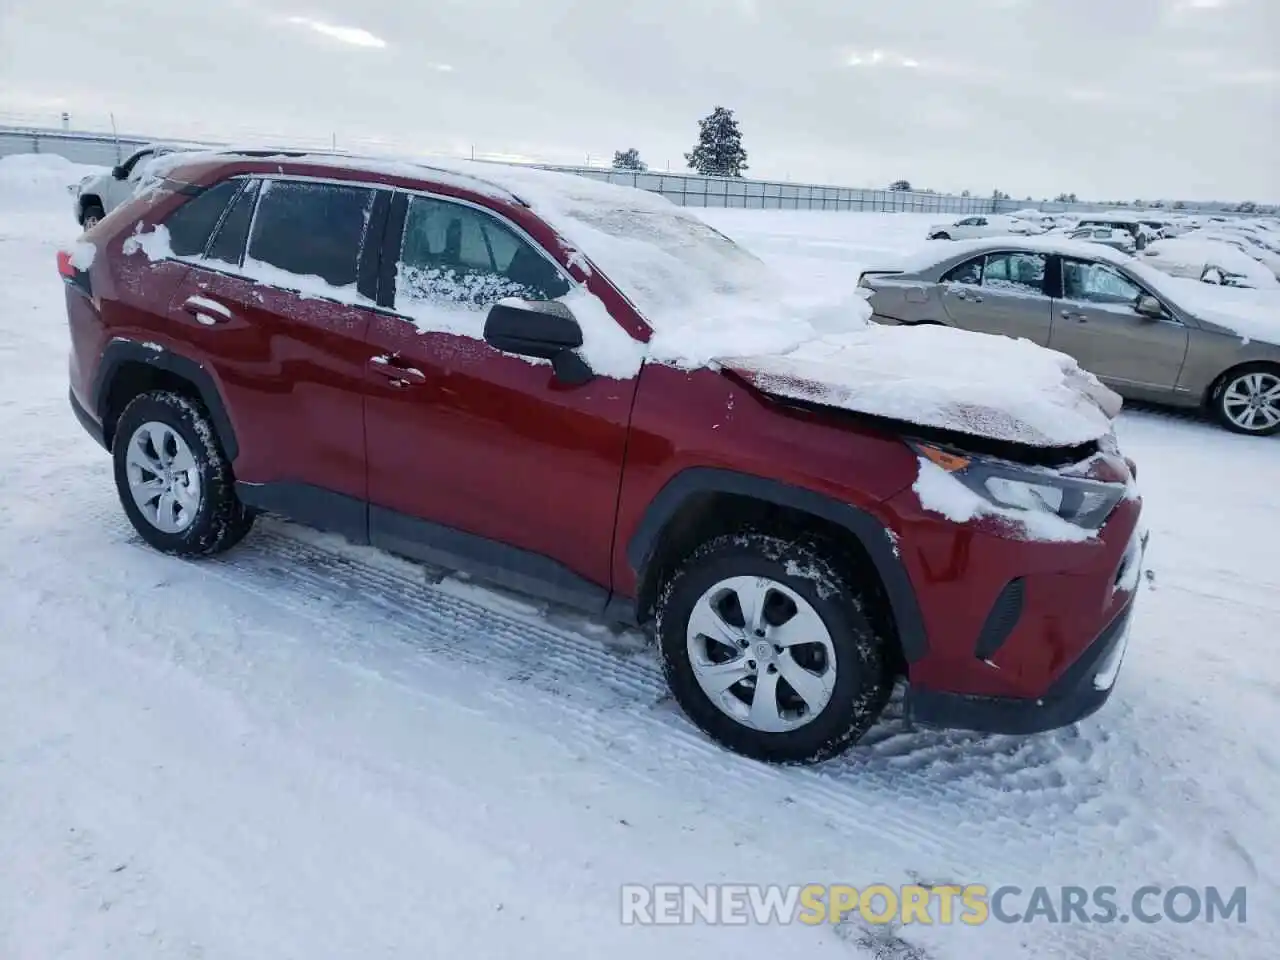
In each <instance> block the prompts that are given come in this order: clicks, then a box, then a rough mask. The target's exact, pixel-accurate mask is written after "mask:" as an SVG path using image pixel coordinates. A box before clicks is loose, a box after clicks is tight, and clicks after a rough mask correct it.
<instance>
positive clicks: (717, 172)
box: [684, 107, 747, 177]
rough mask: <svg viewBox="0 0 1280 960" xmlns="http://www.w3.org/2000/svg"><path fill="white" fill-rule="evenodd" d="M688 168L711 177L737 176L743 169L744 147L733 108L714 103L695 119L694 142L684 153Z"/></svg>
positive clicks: (745, 155) (745, 162) (744, 160)
mask: <svg viewBox="0 0 1280 960" xmlns="http://www.w3.org/2000/svg"><path fill="white" fill-rule="evenodd" d="M684 158H685V160H687V161H688V162H689V167H690V169H692V170H697V171H698V173H701V174H705V175H707V176H713V177H740V176H742V172H743V171H744V170H746V169H747V151H746V150H744V149H743V148H742V131H740V130H739V129H738V121H737V120H735V119H734V118H733V111H732V110H726V109H725V108H724V107H716V108H715V109H714V110H713V111H711V114H710V115H709V116H707V117H704V118H703V119H702V120H699V121H698V143H697V145H696V146H694V148H693V151H692V152H691V153H686V154H685V155H684Z"/></svg>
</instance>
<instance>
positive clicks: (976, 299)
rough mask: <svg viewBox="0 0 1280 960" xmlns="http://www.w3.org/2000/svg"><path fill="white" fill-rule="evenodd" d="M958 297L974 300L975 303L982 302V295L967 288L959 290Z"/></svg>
mask: <svg viewBox="0 0 1280 960" xmlns="http://www.w3.org/2000/svg"><path fill="white" fill-rule="evenodd" d="M956 297H957V298H958V299H960V300H972V301H973V302H974V303H981V302H982V297H980V296H978V295H977V294H976V293H969V292H968V291H967V290H957V291H956Z"/></svg>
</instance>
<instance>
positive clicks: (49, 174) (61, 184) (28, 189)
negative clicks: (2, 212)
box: [0, 153, 102, 208]
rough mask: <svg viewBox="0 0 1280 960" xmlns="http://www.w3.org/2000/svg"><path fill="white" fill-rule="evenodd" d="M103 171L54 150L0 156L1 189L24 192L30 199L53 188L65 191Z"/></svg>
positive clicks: (14, 192)
mask: <svg viewBox="0 0 1280 960" xmlns="http://www.w3.org/2000/svg"><path fill="white" fill-rule="evenodd" d="M101 172H102V168H101V167H91V166H86V165H85V164H82V163H72V162H71V161H70V160H68V159H66V158H65V157H59V156H57V155H55V154H51V153H16V154H13V155H11V156H7V157H0V190H2V191H4V192H5V193H10V192H12V193H13V194H14V195H15V196H16V195H19V194H21V195H25V197H27V198H28V199H30V198H32V196H33V195H39V194H46V195H47V193H48V192H49V191H51V190H52V191H57V190H62V191H63V192H64V193H65V191H66V189H67V188H68V187H70V186H72V185H73V184H76V183H79V182H80V181H81V180H83V179H84V178H85V177H89V176H94V175H96V174H99V173H101ZM6 199H8V198H7V197H6ZM5 206H6V208H7V207H8V204H7V203H6V205H5Z"/></svg>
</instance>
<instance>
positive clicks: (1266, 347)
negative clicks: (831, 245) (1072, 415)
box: [859, 237, 1280, 435]
mask: <svg viewBox="0 0 1280 960" xmlns="http://www.w3.org/2000/svg"><path fill="white" fill-rule="evenodd" d="M1166 242H1171V241H1166ZM859 283H860V286H862V287H864V288H866V290H867V291H869V292H868V293H867V296H868V299H869V301H870V303H871V307H872V311H873V319H874V320H876V321H878V322H880V323H885V324H906V325H936V324H941V325H944V326H949V327H959V328H961V329H963V330H973V331H977V332H980V333H991V334H1003V335H1005V336H1009V337H1015V338H1019V339H1026V340H1031V341H1033V342H1035V343H1038V344H1040V345H1041V346H1046V347H1049V348H1050V349H1053V350H1058V351H1061V352H1062V353H1065V354H1067V355H1069V356H1071V357H1074V358H1075V359H1076V360H1077V361H1078V362H1079V364H1080V366H1082V367H1083V368H1085V369H1086V370H1088V371H1090V372H1091V373H1093V374H1095V375H1096V376H1097V377H1098V378H1099V379H1100V380H1102V382H1103V383H1105V384H1106V385H1107V386H1109V387H1111V388H1112V389H1113V390H1115V391H1116V392H1117V393H1119V394H1121V395H1122V396H1126V397H1132V398H1134V399H1140V400H1147V401H1152V402H1157V403H1165V404H1170V405H1174V406H1182V407H1199V406H1204V407H1206V408H1207V409H1209V410H1210V411H1211V412H1212V413H1213V414H1214V415H1215V416H1216V417H1217V418H1218V419H1219V420H1220V421H1221V423H1222V424H1223V425H1224V426H1225V427H1227V429H1229V430H1233V431H1235V432H1237V433H1245V434H1254V435H1266V434H1274V433H1277V432H1280V297H1277V296H1273V295H1271V293H1270V292H1269V291H1254V290H1228V289H1224V288H1217V287H1211V286H1208V285H1206V284H1202V283H1199V282H1197V281H1195V280H1182V279H1176V278H1174V277H1171V276H1169V275H1168V274H1165V273H1161V272H1160V271H1158V270H1155V269H1152V268H1151V267H1149V266H1147V265H1146V264H1145V263H1143V262H1142V258H1135V257H1130V256H1126V255H1125V254H1122V253H1119V252H1117V251H1114V250H1112V249H1110V248H1108V247H1105V246H1102V245H1101V244H1094V243H1084V242H1079V241H1073V240H1070V239H1059V238H1057V237H1027V238H1022V239H1016V238H1012V237H1006V238H1003V239H994V240H978V241H969V242H967V243H963V244H956V245H954V246H952V247H950V248H948V249H947V250H945V251H943V250H939V249H938V248H936V247H935V248H931V249H929V250H927V251H925V252H923V253H921V254H920V255H918V256H917V257H916V258H915V259H914V260H912V261H909V262H906V263H901V264H898V265H897V267H896V268H895V269H883V270H868V271H866V272H865V273H864V274H863V275H862V278H861V280H860V282H859Z"/></svg>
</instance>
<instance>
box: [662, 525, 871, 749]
mask: <svg viewBox="0 0 1280 960" xmlns="http://www.w3.org/2000/svg"><path fill="white" fill-rule="evenodd" d="M869 602H870V600H869V599H864V598H863V597H862V596H861V594H860V592H859V591H858V590H857V589H856V588H854V587H853V586H851V585H850V584H849V583H848V582H847V580H846V579H845V578H844V577H843V576H842V575H841V574H840V573H838V572H837V571H836V570H835V568H834V567H833V566H832V564H831V563H830V562H829V561H828V559H827V557H826V555H825V552H824V551H823V550H822V548H821V546H820V545H818V544H815V543H812V542H809V541H806V540H789V539H784V538H780V537H774V536H770V535H767V534H762V533H746V534H730V535H726V536H722V537H718V538H716V539H714V540H711V541H709V542H708V543H706V544H704V545H703V546H702V547H700V548H699V549H698V550H697V551H696V552H695V553H694V554H693V555H692V556H691V557H690V558H689V559H688V561H687V562H686V563H685V564H684V566H683V567H682V568H681V569H680V570H679V571H678V572H677V573H676V574H675V576H673V577H672V579H671V580H670V582H669V583H668V584H667V586H666V588H665V589H664V591H663V593H662V596H661V598H660V600H659V601H658V608H657V633H658V639H659V644H660V646H661V650H662V660H663V666H664V670H665V672H666V676H667V681H668V683H669V684H670V685H671V691H672V694H673V695H674V696H675V699H676V701H677V702H678V703H679V704H680V706H681V707H682V708H683V709H684V711H685V713H686V714H688V716H689V717H690V719H692V720H693V722H694V723H696V724H697V725H698V726H699V727H700V728H701V729H702V730H703V731H704V732H706V733H707V734H708V735H709V736H710V737H712V739H714V740H716V741H718V742H719V743H721V744H722V745H724V746H726V747H728V748H729V749H730V750H733V751H735V752H737V753H741V754H744V755H745V756H748V757H753V758H755V759H758V760H765V761H770V762H774V763H796V762H817V761H820V760H825V759H827V758H829V757H832V756H835V755H836V754H839V753H841V752H842V751H844V750H845V749H847V748H848V747H849V746H850V745H851V744H852V743H854V742H855V741H856V740H857V739H858V738H859V737H861V736H862V735H863V734H864V733H865V732H866V731H867V730H868V729H869V728H870V727H871V725H872V724H873V723H874V722H875V720H876V718H877V717H878V716H879V715H880V711H881V710H882V709H883V708H884V705H885V703H886V702H887V701H888V698H889V693H890V691H891V689H892V677H891V674H890V671H889V668H888V666H887V656H886V652H885V644H884V641H883V640H882V639H881V638H880V637H877V636H876V634H875V631H874V630H873V629H872V626H871V623H870V622H869V621H868V619H867V617H866V616H865V615H864V613H863V610H864V608H865V607H864V604H865V603H869Z"/></svg>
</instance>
